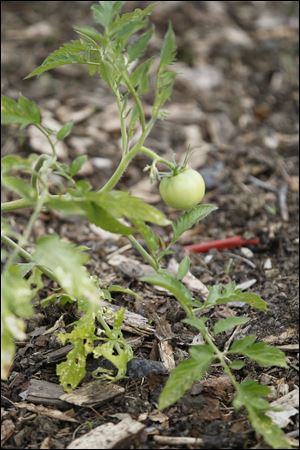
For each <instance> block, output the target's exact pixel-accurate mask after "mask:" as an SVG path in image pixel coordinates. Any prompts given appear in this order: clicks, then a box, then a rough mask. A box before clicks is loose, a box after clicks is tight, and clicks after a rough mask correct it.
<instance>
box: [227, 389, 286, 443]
mask: <svg viewBox="0 0 300 450" xmlns="http://www.w3.org/2000/svg"><path fill="white" fill-rule="evenodd" d="M270 393H271V389H270V388H269V387H267V386H263V385H261V384H259V383H257V382H256V381H254V380H247V381H243V382H242V383H241V384H240V385H238V390H237V395H236V397H235V399H234V402H233V404H234V406H235V408H237V409H239V408H241V407H242V406H244V407H245V408H246V410H247V412H248V418H249V421H250V423H251V425H252V427H253V428H254V430H255V431H256V432H257V433H259V434H260V435H261V436H262V437H263V438H264V440H265V441H266V443H267V444H269V445H270V446H271V447H272V448H278V449H281V448H291V447H290V445H289V442H288V440H287V438H286V437H285V435H284V433H283V432H282V430H281V429H280V428H279V427H278V426H277V425H275V424H274V423H273V422H272V420H271V419H270V417H268V416H267V415H266V412H268V411H269V410H270V409H271V408H270V405H269V403H268V402H267V401H266V400H264V399H263V398H262V397H265V396H267V395H269V394H270Z"/></svg>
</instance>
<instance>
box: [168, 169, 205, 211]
mask: <svg viewBox="0 0 300 450" xmlns="http://www.w3.org/2000/svg"><path fill="white" fill-rule="evenodd" d="M159 192H160V195H161V198H162V199H163V201H164V202H165V203H166V204H167V205H169V206H171V207H172V208H175V209H189V208H192V207H193V206H196V205H197V204H198V203H200V202H201V200H202V199H203V197H204V194H205V183H204V180H203V178H202V176H201V175H200V173H199V172H197V171H196V170H193V169H185V170H184V171H182V172H180V173H179V174H178V175H174V176H171V177H165V178H163V179H162V180H161V182H160V185H159Z"/></svg>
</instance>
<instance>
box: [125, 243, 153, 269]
mask: <svg viewBox="0 0 300 450" xmlns="http://www.w3.org/2000/svg"><path fill="white" fill-rule="evenodd" d="M127 238H128V240H129V241H130V243H131V244H132V246H133V247H134V248H135V249H136V250H137V251H138V252H139V253H140V255H141V256H142V257H143V258H144V259H145V261H147V263H148V264H150V266H151V267H153V269H154V270H158V269H159V267H158V264H157V262H156V261H155V259H154V258H153V257H152V256H151V255H149V253H148V252H147V251H146V250H145V249H144V247H142V246H141V244H140V243H139V242H138V241H137V240H136V239H135V237H133V236H127Z"/></svg>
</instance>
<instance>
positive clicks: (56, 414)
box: [14, 402, 78, 423]
mask: <svg viewBox="0 0 300 450" xmlns="http://www.w3.org/2000/svg"><path fill="white" fill-rule="evenodd" d="M14 405H15V406H16V407H17V408H20V409H27V410H28V411H31V412H33V413H36V414H40V415H42V416H47V417H51V418H52V419H57V420H63V421H65V422H75V423H78V420H76V419H74V418H73V417H70V416H69V415H68V414H66V413H63V412H61V411H58V410H57V409H50V408H46V407H45V406H42V405H34V404H33V403H26V402H19V403H15V404H14Z"/></svg>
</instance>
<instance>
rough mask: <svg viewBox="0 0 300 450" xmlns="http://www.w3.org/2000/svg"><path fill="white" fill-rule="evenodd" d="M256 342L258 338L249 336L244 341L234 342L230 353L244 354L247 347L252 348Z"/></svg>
mask: <svg viewBox="0 0 300 450" xmlns="http://www.w3.org/2000/svg"><path fill="white" fill-rule="evenodd" d="M255 341H256V336H254V335H249V336H245V337H244V338H242V339H238V340H237V341H234V342H233V344H232V345H231V347H230V353H243V352H244V351H245V350H246V349H247V347H250V345H252V344H253V343H254V342H255Z"/></svg>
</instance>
